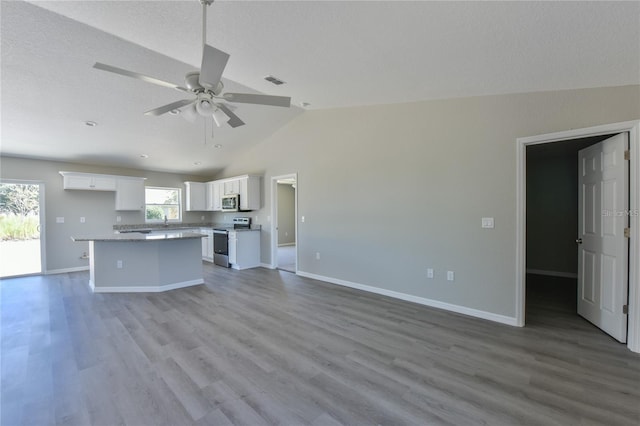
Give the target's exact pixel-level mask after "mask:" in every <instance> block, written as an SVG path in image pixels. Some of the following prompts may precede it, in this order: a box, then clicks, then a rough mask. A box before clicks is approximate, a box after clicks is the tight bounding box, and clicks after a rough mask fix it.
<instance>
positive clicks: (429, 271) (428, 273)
mask: <svg viewBox="0 0 640 426" xmlns="http://www.w3.org/2000/svg"><path fill="white" fill-rule="evenodd" d="M427 278H433V268H428V269H427Z"/></svg>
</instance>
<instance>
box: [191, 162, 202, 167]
mask: <svg viewBox="0 0 640 426" xmlns="http://www.w3.org/2000/svg"><path fill="white" fill-rule="evenodd" d="M200 164H202V163H201V162H200V161H196V162H195V163H193V165H194V166H199V165H200Z"/></svg>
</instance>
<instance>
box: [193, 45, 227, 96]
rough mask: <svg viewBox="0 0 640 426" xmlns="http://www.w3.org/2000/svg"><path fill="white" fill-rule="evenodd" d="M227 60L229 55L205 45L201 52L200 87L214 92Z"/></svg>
mask: <svg viewBox="0 0 640 426" xmlns="http://www.w3.org/2000/svg"><path fill="white" fill-rule="evenodd" d="M228 60H229V54H227V53H225V52H223V51H222V50H219V49H216V48H215V47H213V46H209V45H208V44H205V45H204V50H203V52H202V66H201V67H200V85H201V86H203V87H206V88H207V89H211V90H215V89H216V87H217V86H218V83H219V82H220V79H221V78H222V72H223V71H224V68H225V67H226V66H227V61H228Z"/></svg>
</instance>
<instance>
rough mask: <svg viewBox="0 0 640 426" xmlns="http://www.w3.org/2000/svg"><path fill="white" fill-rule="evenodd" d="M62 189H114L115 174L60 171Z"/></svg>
mask: <svg viewBox="0 0 640 426" xmlns="http://www.w3.org/2000/svg"><path fill="white" fill-rule="evenodd" d="M60 174H61V175H62V185H63V188H64V189H79V190H84V191H115V190H116V178H117V176H109V175H96V174H92V173H79V172H60Z"/></svg>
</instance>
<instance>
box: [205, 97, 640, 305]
mask: <svg viewBox="0 0 640 426" xmlns="http://www.w3.org/2000/svg"><path fill="white" fill-rule="evenodd" d="M639 117H640V86H625V87H611V88H598V89H584V90H568V91H557V92H540V93H528V94H515V95H501V96H486V97H474V98H462V99H449V100H440V101H428V102H417V103H406V104H395V105H380V106H369V107H356V108H342V109H331V110H317V111H314V110H312V111H308V112H306V113H304V114H303V115H302V116H300V117H298V118H296V119H295V120H294V121H293V122H291V123H290V124H289V125H287V126H286V127H284V128H282V129H281V130H279V131H278V132H276V133H275V134H274V135H272V136H271V137H270V138H268V139H267V140H266V141H264V142H263V143H261V144H260V145H258V146H257V147H255V149H253V150H252V151H251V152H250V153H249V154H248V155H247V156H246V157H245V158H244V159H243V160H242V161H238V162H236V163H234V164H232V165H230V166H229V167H228V168H227V169H225V170H224V172H223V173H222V174H221V175H219V176H218V177H226V176H234V175H239V174H244V173H260V174H264V179H263V195H264V197H265V199H264V203H263V204H264V206H263V209H262V210H261V211H260V212H254V213H252V216H255V215H256V214H257V215H258V222H257V223H260V224H262V225H263V229H265V231H264V232H263V233H262V261H263V262H264V263H270V258H271V254H270V238H271V236H270V233H269V226H270V224H269V222H268V220H267V217H268V215H269V214H270V203H271V200H270V193H269V191H270V190H269V182H270V179H271V177H272V176H278V175H283V174H288V173H294V172H297V173H298V185H297V186H298V188H297V189H298V209H299V210H298V214H299V216H302V215H304V216H305V218H306V221H305V222H304V223H301V222H300V221H299V222H298V247H299V248H298V250H299V258H298V262H299V263H298V265H299V269H300V270H301V271H303V272H307V273H312V274H317V275H321V276H325V277H330V278H332V279H340V280H347V281H351V282H355V283H360V284H365V285H369V286H374V287H377V288H380V289H383V290H391V291H396V292H400V293H404V294H409V295H413V296H417V297H423V298H427V299H431V300H436V301H440V302H444V303H449V304H453V305H458V306H463V307H467V308H471V309H476V310H480V311H484V312H489V313H494V314H497V315H503V316H506V317H514V316H515V238H516V229H515V219H516V218H515V214H516V213H515V207H516V199H515V196H516V184H515V180H516V138H518V137H523V136H531V135H537V134H542V133H549V132H555V131H561V130H568V129H572V128H582V127H589V126H594V125H598V124H604V123H612V122H620V121H627V120H632V119H637V118H639ZM283 153H286V155H283ZM485 216H491V217H494V218H495V226H496V227H495V229H493V230H486V229H481V227H480V219H481V218H482V217H485ZM216 217H217V218H221V216H220V215H216ZM317 252H319V253H320V254H321V257H320V260H317V259H316V253H317ZM427 267H432V268H434V269H435V278H434V279H432V280H429V279H427V278H426V268H427ZM447 270H452V271H455V274H456V275H455V281H454V282H448V281H446V280H445V273H446V272H445V271H447Z"/></svg>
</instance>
